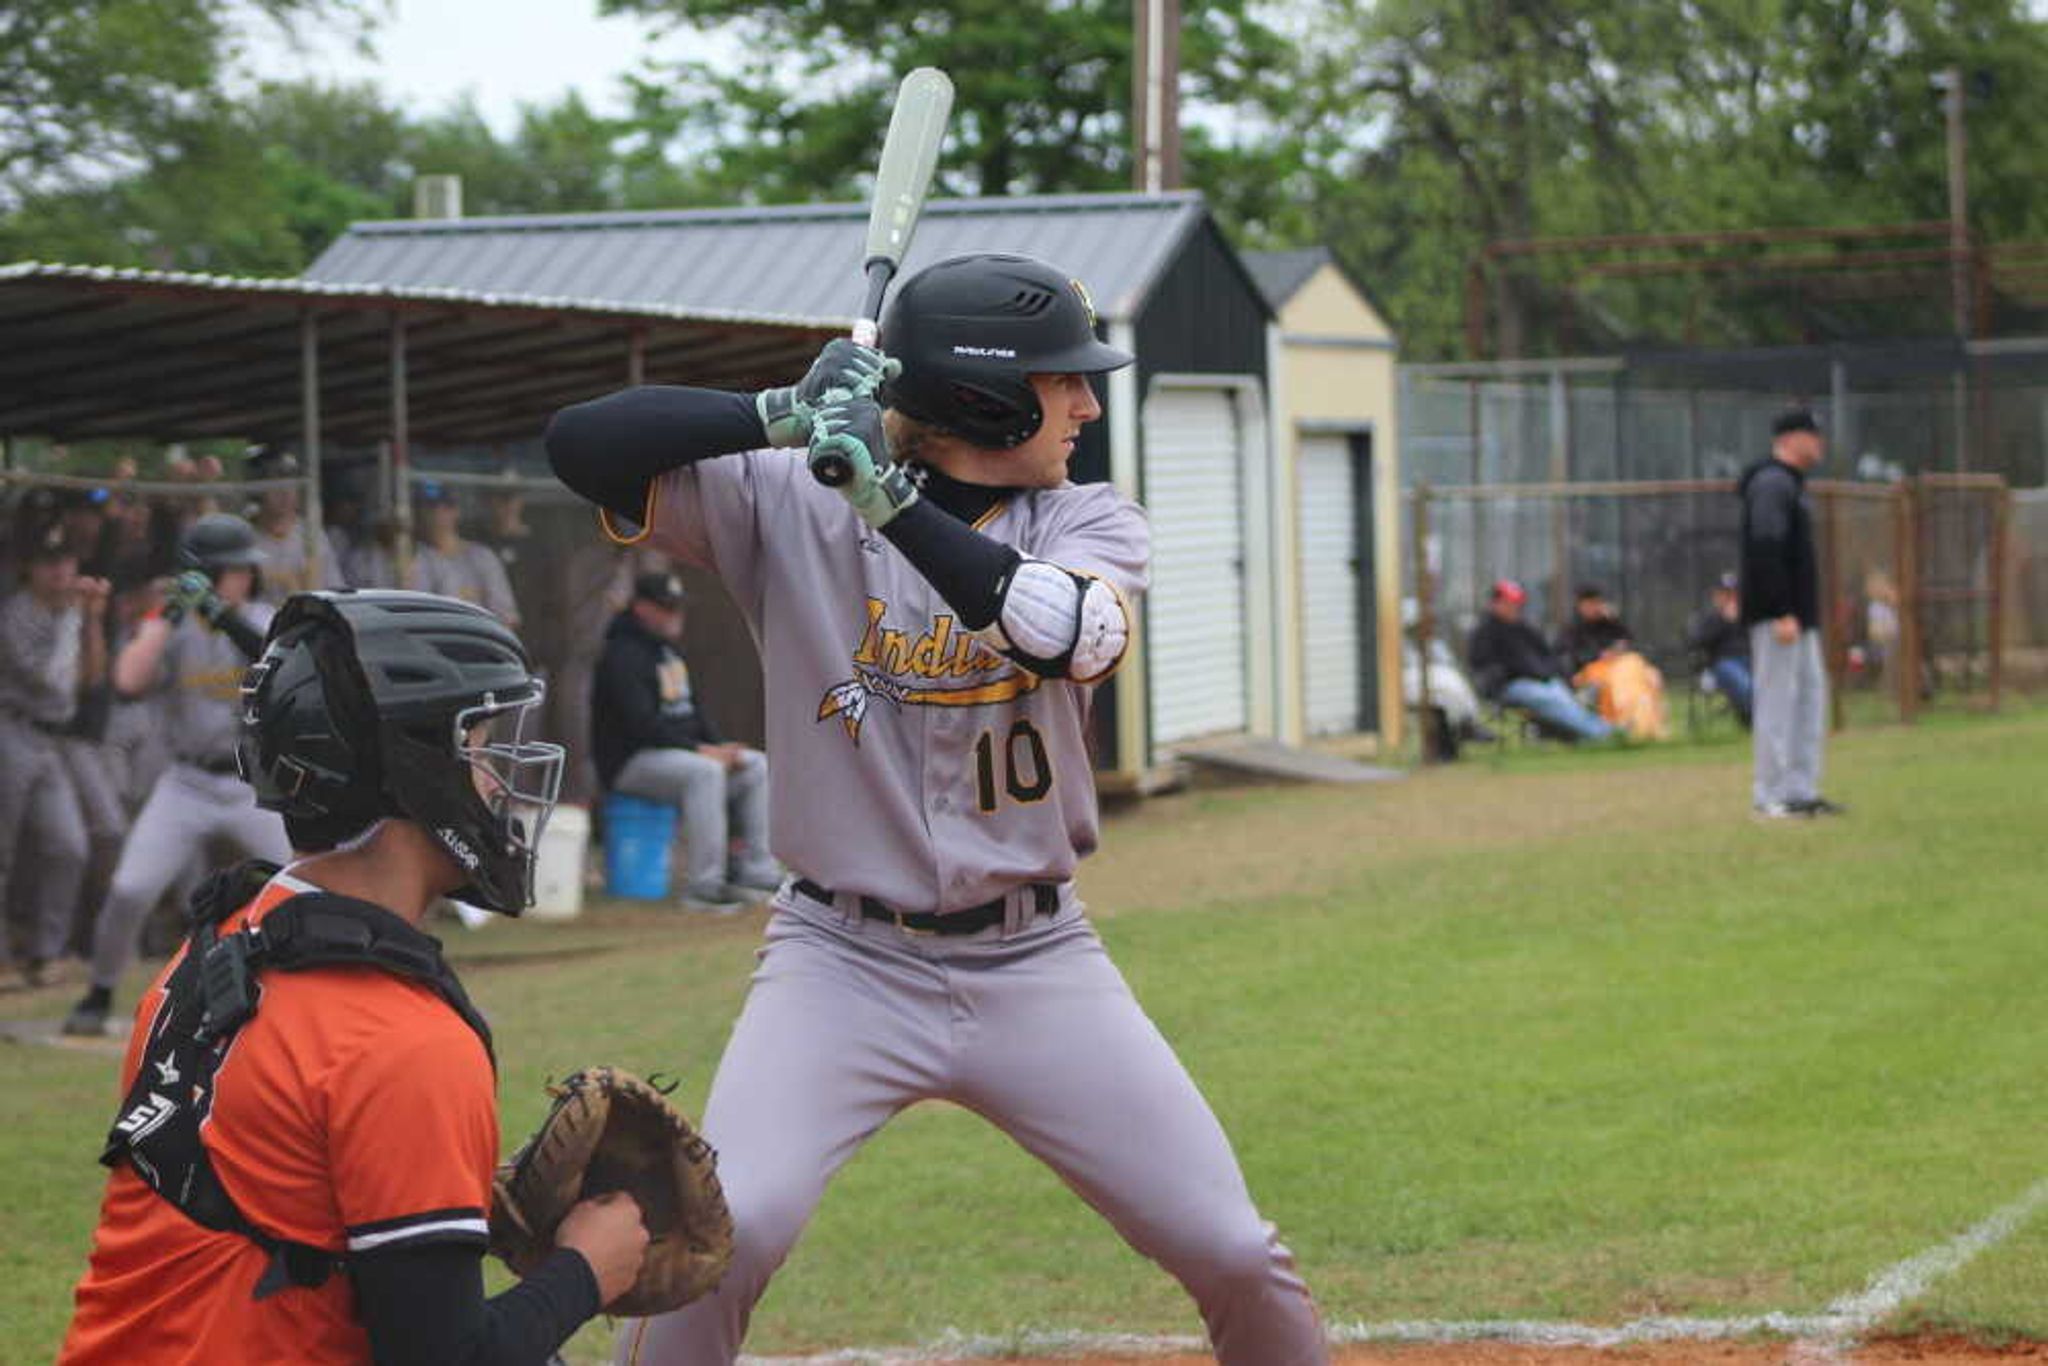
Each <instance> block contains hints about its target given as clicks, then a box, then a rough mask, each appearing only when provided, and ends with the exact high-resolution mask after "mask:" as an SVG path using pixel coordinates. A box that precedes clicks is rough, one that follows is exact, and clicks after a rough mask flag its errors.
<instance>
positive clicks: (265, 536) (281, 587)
mask: <svg viewBox="0 0 2048 1366" xmlns="http://www.w3.org/2000/svg"><path fill="white" fill-rule="evenodd" d="M311 537H312V531H311V529H310V528H309V527H308V526H307V525H306V523H305V522H304V521H303V520H301V521H298V522H294V523H293V524H292V528H291V530H289V531H287V532H285V534H284V535H282V536H273V535H271V534H270V533H269V532H267V531H265V530H264V529H263V528H262V527H260V526H259V527H257V528H256V548H257V549H259V550H261V551H262V552H263V595H264V596H265V597H267V598H271V599H274V600H275V601H278V602H283V601H284V600H285V599H286V598H288V597H290V596H291V595H292V594H294V593H306V592H311V591H312V590H314V589H318V588H346V587H348V579H347V577H346V576H345V575H344V574H343V573H342V567H341V552H340V551H339V550H338V549H336V548H335V544H334V536H333V534H332V533H328V534H327V536H326V544H325V545H323V546H321V547H320V573H319V576H318V580H317V582H316V581H315V576H314V575H313V574H312V572H311V570H310V567H309V566H308V565H307V563H306V555H307V551H308V550H309V549H310V548H311V547H310V545H309V544H308V542H309V541H310V540H311Z"/></svg>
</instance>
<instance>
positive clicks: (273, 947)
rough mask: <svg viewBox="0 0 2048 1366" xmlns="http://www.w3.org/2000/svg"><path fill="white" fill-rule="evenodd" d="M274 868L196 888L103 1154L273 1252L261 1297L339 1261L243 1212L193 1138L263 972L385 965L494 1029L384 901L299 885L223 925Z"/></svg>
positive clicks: (193, 1215)
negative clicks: (228, 927) (259, 912)
mask: <svg viewBox="0 0 2048 1366" xmlns="http://www.w3.org/2000/svg"><path fill="white" fill-rule="evenodd" d="M276 872H277V869H276V868H275V867H274V866H273V865H270V864H266V863H260V862H253V861H252V862H249V863H244V864H242V865H240V866H239V867H236V868H234V869H231V870H229V871H227V872H222V873H216V874H214V875H213V876H212V877H211V878H208V879H207V880H206V882H205V883H204V884H203V885H202V886H201V887H200V889H199V890H198V891H197V892H196V893H194V894H193V897H192V919H193V930H192V934H191V937H190V938H189V939H187V940H186V943H185V957H184V959H183V961H181V962H180V963H179V964H178V967H177V970H176V971H174V972H173V973H172V974H171V976H170V979H169V980H168V981H167V982H166V983H165V984H164V988H165V990H164V999H163V1003H162V1004H161V1005H160V1006H159V1007H158V1008H157V1012H156V1015H155V1017H154V1018H153V1019H151V1021H150V1022H149V1037H148V1041H147V1043H146V1044H145V1046H144V1047H143V1049H142V1057H141V1065H140V1066H139V1067H138V1068H137V1069H136V1073H135V1080H134V1082H133V1083H132V1084H131V1085H130V1086H129V1088H128V1095H127V1097H126V1098H125V1099H124V1100H123V1101H122V1102H121V1110H120V1113H119V1114H118V1115H117V1116H116V1117H115V1119H114V1124H113V1127H112V1128H111V1129H109V1130H108V1131H107V1142H106V1146H105V1148H104V1149H103V1150H102V1151H101V1153H100V1161H101V1162H103V1163H105V1164H106V1165H107V1166H109V1167H112V1166H116V1165H118V1164H119V1163H121V1162H123V1161H125V1162H127V1163H128V1164H129V1165H130V1166H131V1167H133V1168H134V1170H135V1174H136V1175H137V1176H139V1177H141V1178H142V1179H143V1181H145V1182H146V1183H148V1185H149V1187H150V1189H151V1190H154V1191H155V1192H156V1193H157V1194H158V1195H161V1196H162V1197H163V1198H164V1199H166V1200H168V1201H170V1202H171V1203H172V1204H173V1205H176V1206H177V1207H178V1209H179V1210H180V1211H181V1212H182V1213H184V1214H185V1215H186V1216H187V1217H188V1218H190V1219H191V1220H192V1221H193V1222H194V1223H197V1224H199V1225H201V1226H202V1227H205V1228H210V1229H214V1230H217V1231H219V1232H222V1233H238V1234H240V1235H242V1236H243V1237H245V1238H247V1239H249V1240H250V1241H251V1242H253V1243H255V1244H256V1245H257V1246H258V1247H261V1248H262V1249H263V1250H264V1251H265V1252H267V1253H268V1254H270V1261H269V1263H268V1265H267V1266H266V1267H265V1268H264V1272H263V1275H262V1278H261V1279H260V1280H258V1281H257V1283H256V1290H255V1294H256V1298H257V1299H259V1300H260V1299H266V1298H268V1297H269V1296H271V1295H274V1294H276V1293H277V1292H278V1291H280V1290H283V1289H284V1288H285V1287H286V1286H290V1285H299V1286H317V1285H320V1284H322V1283H324V1282H325V1281H326V1280H327V1278H328V1277H329V1276H330V1275H332V1274H333V1273H334V1272H335V1271H337V1270H340V1269H341V1268H342V1267H343V1265H344V1263H345V1258H343V1257H342V1256H341V1255H339V1254H337V1253H334V1252H329V1251H327V1250H325V1249H323V1248H317V1247H313V1246H311V1245H309V1244H305V1243H296V1242H292V1241H290V1240H288V1239H284V1238H279V1237H276V1236H275V1235H273V1234H271V1233H268V1232H266V1231H265V1230H263V1229H260V1228H258V1227H256V1225H254V1224H252V1223H251V1222H249V1220H248V1218H247V1217H246V1216H245V1215H244V1214H243V1213H242V1211H241V1210H240V1209H238V1208H236V1206H235V1202H234V1201H233V1200H232V1199H230V1198H229V1196H228V1193H227V1190H226V1188H225V1187H223V1186H222V1185H221V1182H220V1177H219V1175H218V1174H217V1173H216V1172H215V1171H214V1169H213V1163H212V1161H211V1159H210V1158H209V1157H208V1156H207V1152H206V1145H205V1144H204V1143H202V1142H201V1141H200V1135H199V1130H200V1125H201V1124H203V1123H204V1122H205V1120H206V1117H207V1116H208V1115H209V1114H210V1113H211V1112H212V1110H213V1099H214V1090H213V1080H214V1074H215V1073H216V1072H217V1071H219V1069H220V1064H221V1060H222V1058H224V1057H225V1056H226V1054H227V1050H228V1045H229V1043H230V1042H231V1041H232V1040H233V1039H234V1037H235V1031H237V1030H238V1029H240V1028H241V1027H242V1026H243V1025H245V1024H247V1023H248V1022H249V1021H250V1020H251V1019H252V1018H254V1017H255V1014H256V1008H257V1006H258V1005H259V1004H260V1003H261V1000H262V995H263V990H262V986H261V984H260V981H259V979H260V978H261V976H262V975H263V974H264V973H266V972H301V971H304V970H305V969H308V968H324V967H339V966H353V967H373V968H380V969H382V970H383V971H385V972H389V973H394V974H396V975H397V976H400V977H405V978H409V979H411V980H413V981H416V982H419V983H421V984H423V985H425V986H427V987H429V988H431V989H432V990H433V991H434V992H435V994H437V995H439V996H440V997H441V999H442V1000H444V1001H446V1002H447V1003H448V1005H449V1008H450V1009H452V1010H453V1011H454V1012H455V1013H456V1014H457V1015H459V1016H461V1017H462V1021H463V1023H465V1024H467V1025H468V1026H469V1027H470V1028H471V1029H473V1030H475V1031H476V1034H477V1037H478V1038H479V1039H481V1040H483V1045H484V1052H485V1053H486V1054H490V1053H491V1031H490V1028H489V1026H487V1025H486V1024H485V1023H484V1020H483V1017H482V1016H481V1015H479V1014H477V1011H476V1007H474V1006H472V1005H471V1004H470V1002H469V997H468V995H467V994H465V993H464V991H463V990H462V984H461V983H460V982H458V981H457V980H456V978H455V974H454V972H453V971H452V970H451V969H450V968H449V967H448V964H447V962H446V961H445V960H443V959H442V957H441V946H440V943H439V942H438V941H436V940H435V939H433V938H432V937H430V936H428V935H426V934H423V933H421V932H420V931H419V930H417V929H415V928H413V927H412V926H411V925H408V924H407V923H406V922H405V921H403V920H401V919H400V918H399V917H397V916H396V915H393V914H392V913H391V912H390V911H387V910H385V909H384V908H383V907H381V906H374V905H372V904H370V903H369V902H367V901H357V900H355V899H353V898H351V897H345V896H336V895H334V894H332V893H329V892H307V893H301V894H300V895H297V896H294V897H292V898H290V899H289V900H286V901H283V902H280V903H279V904H278V905H276V906H275V907H273V908H272V909H271V910H270V911H269V913H268V914H266V915H265V916H264V917H263V919H262V920H261V921H260V922H259V923H258V924H256V925H253V926H247V927H244V928H243V929H240V930H237V931H235V932H234V933H232V934H228V935H222V934H220V932H219V926H220V922H221V921H222V920H223V919H225V918H226V917H227V916H228V915H229V914H231V913H232V912H233V911H235V910H236V909H238V908H239V907H242V906H244V905H247V904H248V903H249V901H250V900H252V899H253V898H254V897H255V896H256V894H257V893H258V892H260V891H261V890H262V889H263V886H264V884H265V883H267V882H268V881H269V880H270V879H271V878H272V877H273V876H275V874H276ZM492 1062H493V1065H494V1066H495V1065H496V1058H495V1056H493V1059H492Z"/></svg>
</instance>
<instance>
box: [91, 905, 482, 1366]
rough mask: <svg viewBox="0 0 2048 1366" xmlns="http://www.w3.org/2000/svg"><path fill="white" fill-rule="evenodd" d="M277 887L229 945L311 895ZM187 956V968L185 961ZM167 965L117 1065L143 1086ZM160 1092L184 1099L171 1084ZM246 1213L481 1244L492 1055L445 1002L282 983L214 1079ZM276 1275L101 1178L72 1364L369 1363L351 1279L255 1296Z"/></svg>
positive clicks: (314, 1240) (343, 978) (310, 1228)
mask: <svg viewBox="0 0 2048 1366" xmlns="http://www.w3.org/2000/svg"><path fill="white" fill-rule="evenodd" d="M311 890H315V889H313V888H310V887H308V886H307V885H306V884H305V883H302V882H299V881H297V880H296V879H294V878H292V877H291V876H290V875H289V874H280V875H279V876H278V877H276V878H274V879H272V881H271V882H270V883H269V885H268V886H266V887H265V888H264V889H263V891H262V892H261V893H260V894H258V896H257V897H256V898H255V900H253V901H251V902H250V903H249V904H248V905H247V906H246V907H244V908H242V909H241V910H239V911H237V912H235V913H234V914H233V915H231V916H229V917H228V919H227V920H226V921H225V922H224V924H223V925H222V927H221V928H222V933H224V934H225V933H229V932H232V931H234V930H237V929H240V928H241V927H242V926H244V925H246V924H250V923H255V922H259V921H261V919H262V918H263V916H264V915H265V914H267V913H268V912H269V910H270V909H271V908H272V907H274V906H276V905H278V904H279V903H281V902H283V901H285V900H287V899H289V898H290V897H292V896H293V895H296V894H298V893H300V892H306V891H311ZM181 956H182V955H181ZM176 964H177V960H176V959H173V961H172V963H171V964H170V966H167V967H166V968H165V969H164V972H163V973H162V974H160V975H159V976H158V977H157V980H156V982H155V983H154V984H153V985H152V986H151V988H150V989H149V990H148V991H147V992H145V993H144V995H143V998H142V1001H141V1003H140V1005H139V1006H138V1008H137V1011H136V1024H135V1030H134V1033H133V1034H132V1035H131V1036H130V1041H129V1045H128V1055H127V1058H126V1060H125V1062H124V1063H123V1065H122V1071H121V1088H120V1094H123V1095H125V1094H126V1092H127V1090H128V1087H129V1086H130V1084H131V1083H132V1081H133V1079H134V1077H135V1074H136V1072H137V1070H138V1069H139V1068H141V1067H144V1066H150V1065H153V1064H152V1063H150V1061H149V1059H147V1058H146V1057H144V1056H143V1055H142V1045H143V1041H144V1040H146V1039H147V1038H148V1037H149V1034H150V1022H151V1020H152V1019H153V1018H154V1016H155V1013H156V1011H157V1010H158V1009H159V1008H160V1007H161V1005H162V1003H163V999H164V983H165V980H166V978H167V977H168V976H169V974H170V972H171V970H172V968H174V967H175V966H176ZM166 1084H167V1085H169V1084H175V1083H174V1080H173V1079H166ZM201 1138H202V1141H203V1142H204V1143H205V1144H206V1148H207V1152H208V1154H209V1156H210V1157H211V1159H212V1162H213V1166H214V1170H215V1171H216V1172H217V1173H218V1174H219V1177H220V1180H221V1183H222V1185H223V1186H225V1187H226V1189H227V1192H228V1194H229V1196H230V1197H231V1198H232V1199H233V1200H234V1202H235V1204H236V1206H237V1207H239V1208H240V1210H241V1211H242V1213H243V1214H244V1215H245V1216H246V1217H247V1218H248V1220H249V1222H250V1223H252V1224H254V1225H255V1226H256V1227H257V1228H259V1229H262V1230H264V1231H265V1232H267V1233H270V1234H272V1235H274V1236H276V1237H280V1238H285V1239H290V1240H292V1241H295V1242H300V1243H305V1244H309V1245H311V1246H314V1247H318V1248H322V1249H327V1250H331V1251H333V1252H335V1253H336V1254H338V1255H339V1254H357V1253H363V1252H368V1251H371V1250H373V1249H376V1248H382V1247H390V1246H395V1245H401V1244H416V1243H424V1242H430V1241H442V1242H445V1241H470V1242H474V1243H475V1244H477V1245H478V1246H482V1245H483V1243H484V1241H485V1236H486V1231H487V1229H486V1223H485V1218H486V1211H487V1210H488V1209H489V1207H490V1193H491V1171H492V1168H493V1166H494V1165H495V1163H496V1161H497V1156H498V1113H497V1099H496V1095H495V1078H494V1077H493V1075H492V1070H491V1062H490V1058H489V1057H488V1055H487V1054H486V1053H485V1051H484V1045H483V1042H482V1040H481V1039H479V1038H478V1037H477V1035H476V1033H475V1032H474V1031H473V1030H471V1029H470V1027H469V1026H468V1025H467V1024H465V1023H464V1022H463V1021H462V1019H461V1018H460V1017H459V1016H457V1015H456V1013H455V1012H454V1011H453V1010H451V1009H450V1008H449V1007H448V1005H447V1003H446V1002H444V1001H442V1000H441V999H440V998H439V997H438V996H436V995H435V994H434V992H433V991H432V990H431V989H430V988H428V987H426V986H424V985H422V984H419V983H416V982H412V981H408V980H406V979H403V978H400V977H396V976H394V975H392V974H391V973H388V972H385V971H384V970H383V969H381V968H373V967H332V968H314V969H309V970H306V971H303V972H275V973H270V974H267V975H265V976H264V978H263V979H262V999H261V1004H260V1005H259V1006H258V1008H257V1011H256V1014H255V1017H254V1018H252V1019H251V1020H250V1021H249V1022H248V1023H247V1024H245V1025H243V1026H242V1028H241V1029H240V1030H239V1031H238V1032H237V1033H236V1034H235V1036H234V1039H233V1040H232V1042H231V1043H230V1044H229V1046H228V1051H227V1055H226V1057H225V1058H224V1059H223V1060H222V1062H221V1065H220V1070H219V1071H218V1072H217V1073H216V1075H215V1095H214V1097H213V1101H212V1109H211V1114H210V1115H209V1117H208V1118H207V1119H206V1121H205V1122H204V1125H203V1127H202V1129H201ZM266 1262H267V1256H266V1254H265V1253H264V1251H263V1250H262V1249H261V1248H259V1247H258V1246H257V1245H256V1244H255V1243H253V1242H251V1241H250V1240H248V1239H247V1238H244V1237H242V1236H241V1235H239V1234H234V1233H222V1232H216V1231H214V1230H212V1229H207V1228H203V1227H201V1226H200V1225H199V1224H196V1223H194V1222H193V1221H192V1220H191V1219H189V1218H187V1217H186V1216H185V1215H184V1214H183V1213H182V1212H180V1211H179V1210H178V1209H177V1208H176V1207H175V1206H173V1205H172V1204H171V1203H170V1202H169V1201H168V1200H165V1199H163V1198H161V1197H159V1196H158V1195H157V1194H156V1193H155V1192H154V1191H152V1190H150V1188H149V1187H148V1186H147V1185H145V1184H144V1183H143V1181H142V1179H141V1178H140V1177H138V1176H137V1175H136V1174H135V1173H134V1172H133V1171H132V1170H130V1169H129V1168H128V1167H127V1166H126V1165H125V1164H123V1165H122V1166H119V1167H116V1168H115V1169H114V1170H113V1172H112V1173H111V1174H110V1175H109V1176H108V1178H107V1189H106V1196H105V1198H104V1200H103V1201H102V1202H101V1206H100V1222H99V1227H98V1228H97V1229H96V1230H95V1231H94V1233H93V1246H92V1257H91V1261H90V1264H89V1266H88V1268H87V1270H86V1275H85V1279H84V1280H83V1281H81V1282H80V1283H79V1286H78V1291H77V1296H76V1309H75V1312H74V1316H73V1318H72V1321H71V1331H70V1333H69V1334H68V1336H66V1338H65V1340H64V1348H63V1352H62V1354H61V1355H60V1357H59V1358H58V1359H59V1361H60V1362H61V1363H63V1364H64V1366H87V1364H88V1363H94V1364H97V1363H107V1366H112V1364H113V1363H117V1362H118V1363H123V1364H124V1366H126V1364H127V1363H134V1362H145V1361H146V1362H149V1363H151V1366H160V1364H162V1366H167V1364H168V1363H193V1366H197V1364H198V1363H201V1362H204V1363H209V1364H210V1366H221V1364H223V1363H225V1364H226V1366H234V1364H235V1363H257V1362H284V1361H291V1362H306V1363H342V1362H349V1363H366V1362H368V1361H369V1360H370V1344H369V1338H368V1335H367V1334H366V1332H365V1331H364V1329H363V1327H362V1325H361V1324H360V1323H359V1322H358V1321H357V1318H356V1313H355V1301H354V1294H353V1292H352V1290H351V1288H350V1283H349V1279H348V1277H347V1276H346V1275H335V1276H331V1277H329V1278H328V1280H327V1281H326V1282H325V1283H324V1284H322V1285H320V1286H318V1287H314V1288H306V1287H301V1286H290V1287H287V1288H286V1289H284V1290H282V1291H280V1292H278V1293H277V1294H275V1295H272V1296H270V1297H269V1298H267V1299H264V1300H257V1299H256V1298H255V1297H254V1294H253V1292H254V1289H255V1286H256V1282H257V1280H258V1279H259V1278H260V1277H261V1276H262V1274H263V1271H264V1267H265V1265H266Z"/></svg>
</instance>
